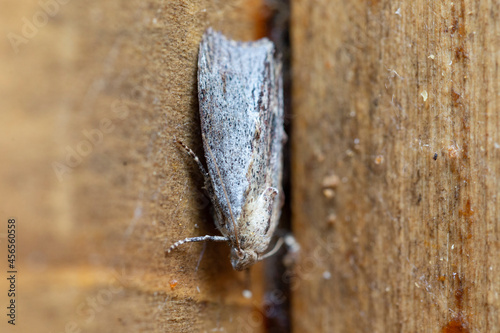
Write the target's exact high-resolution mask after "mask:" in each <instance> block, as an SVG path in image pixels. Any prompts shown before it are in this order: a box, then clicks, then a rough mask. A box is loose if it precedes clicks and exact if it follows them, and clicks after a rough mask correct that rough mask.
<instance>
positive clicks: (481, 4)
mask: <svg viewBox="0 0 500 333" xmlns="http://www.w3.org/2000/svg"><path fill="white" fill-rule="evenodd" d="M499 13H500V8H499V6H498V4H496V3H494V2H493V3H492V2H486V1H458V2H428V1H412V2H391V1H327V0H319V1H314V2H312V1H306V0H296V1H292V27H291V29H292V32H291V36H292V45H293V63H292V68H293V94H292V98H293V109H294V118H293V136H292V152H293V163H292V171H293V178H292V184H293V205H292V212H293V228H294V230H295V233H296V235H297V236H298V238H299V241H300V243H301V244H302V253H301V260H300V261H299V263H298V265H297V267H296V268H295V276H294V279H293V281H294V282H293V285H292V287H293V316H292V324H293V328H294V332H496V331H500V313H499V309H500V298H499V297H498V291H499V288H500V278H499V277H500V262H499V258H500V256H499V255H500V252H499V245H500V243H499V237H500V236H499V235H500V234H499V232H500V223H499V219H498V214H499V212H498V210H499V208H500V202H499V198H498V194H499V189H500V187H499V181H498V174H499V171H500V163H499V161H500V159H499V157H500V149H499V147H500V132H499V131H498V126H499V116H498V114H499V112H498V111H499V107H500V97H499V96H500V90H499V84H498V82H499V77H498V63H499V60H500V59H499V57H500V52H499V46H500V44H499V42H498V41H499V39H498V38H499V35H500V26H499V25H498V19H499Z"/></svg>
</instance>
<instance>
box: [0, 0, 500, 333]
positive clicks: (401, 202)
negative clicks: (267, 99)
mask: <svg viewBox="0 0 500 333" xmlns="http://www.w3.org/2000/svg"><path fill="white" fill-rule="evenodd" d="M285 5H286V3H285V2H281V1H270V0H269V1H267V2H266V3H264V1H263V0H241V1H203V0H199V1H167V2H165V1H153V0H150V1H136V0H135V1H100V2H99V1H86V2H77V1H62V0H59V1H57V0H45V1H43V0H42V1H41V2H39V1H31V0H30V1H22V2H14V1H8V2H4V3H3V6H2V12H1V13H0V18H1V19H0V28H1V30H0V32H1V34H2V35H3V36H4V38H3V42H2V43H0V50H1V52H0V57H1V59H0V60H1V61H0V70H1V75H0V94H1V96H0V105H1V111H2V112H1V121H0V126H1V133H2V140H1V142H0V156H2V161H3V163H1V167H0V179H1V181H2V185H3V186H2V190H1V192H0V198H1V200H2V205H1V206H0V207H1V208H0V209H1V219H2V222H1V223H2V224H1V225H0V230H1V231H0V237H1V238H0V247H2V250H1V251H0V253H1V254H0V256H3V257H0V260H1V261H2V262H3V263H4V264H2V265H0V267H1V269H2V273H1V274H5V275H6V273H5V271H6V260H7V256H6V250H5V249H6V243H5V236H6V226H7V218H9V217H15V218H16V219H17V221H18V245H19V247H18V256H19V259H18V260H19V261H18V264H19V267H18V269H19V273H18V276H19V280H18V291H19V294H18V298H17V302H18V312H17V314H18V317H17V325H16V327H15V328H13V327H11V326H9V325H7V323H6V322H7V320H6V316H5V315H3V316H2V317H3V318H4V319H3V320H2V321H1V322H0V331H2V332H13V331H14V330H16V331H17V332H40V331H43V332H109V331H121V332H192V331H195V332H205V331H206V332H217V331H219V332H270V331H273V329H274V326H273V325H272V324H270V315H272V313H269V310H270V309H271V310H272V309H273V306H274V305H276V306H277V305H279V303H287V302H289V301H290V300H291V302H292V303H291V312H290V318H289V320H290V324H291V329H292V331H294V332H447V333H449V332H496V331H500V313H499V309H500V296H499V291H500V262H499V258H500V242H499V237H500V236H499V235H500V234H499V233H500V223H499V219H498V217H497V216H498V209H499V208H500V203H499V198H498V193H499V189H500V187H499V182H498V179H497V175H498V174H499V172H500V163H499V162H498V161H499V157H500V156H499V154H500V137H499V135H500V134H499V131H498V130H497V128H498V126H499V125H500V121H499V116H498V108H499V106H500V104H499V103H500V97H499V96H500V87H499V80H498V69H497V67H498V62H499V58H500V56H499V55H500V52H499V47H500V45H499V40H500V39H499V37H500V26H499V25H498V24H497V22H498V21H499V20H498V19H499V15H500V6H499V4H498V3H494V2H485V1H462V2H448V3H435V2H429V1H420V0H417V1H413V2H411V3H402V2H391V1H326V0H318V1H306V0H291V1H290V11H291V17H290V19H291V25H290V36H291V57H292V63H291V72H290V73H289V74H290V75H291V80H292V86H293V88H292V93H291V100H292V113H291V115H289V117H288V120H287V121H288V122H289V123H291V125H292V128H291V130H290V131H289V134H290V142H291V156H292V163H291V175H292V177H291V193H289V197H291V199H292V201H291V202H292V205H291V212H292V229H293V230H294V232H295V235H296V236H297V238H298V241H299V243H300V244H301V246H302V251H301V253H300V257H299V259H298V262H297V264H296V265H295V267H294V268H293V271H292V272H290V271H287V272H285V273H283V274H282V275H280V276H272V277H271V278H272V279H274V280H277V279H280V280H287V281H291V284H290V293H291V295H288V294H285V295H283V294H280V293H279V292H277V293H274V294H273V289H272V288H270V287H269V285H270V284H272V282H270V277H269V275H266V271H268V270H264V265H263V264H262V263H260V264H258V265H256V266H255V267H254V268H253V269H252V270H251V274H250V276H246V275H245V274H244V273H238V272H234V271H233V270H232V268H231V266H230V263H229V260H228V258H227V256H228V253H229V250H228V247H227V246H226V245H225V244H207V245H206V247H204V246H203V245H202V244H192V245H188V246H186V247H184V248H182V249H181V250H179V251H178V252H176V253H175V254H174V255H172V256H171V257H168V258H165V257H164V254H163V251H164V249H165V248H166V247H168V246H169V245H170V244H171V243H172V242H174V241H176V240H178V239H181V238H184V237H187V236H194V235H201V234H206V233H213V234H216V233H217V231H216V230H214V228H213V226H212V223H211V219H210V217H209V216H208V213H209V209H208V201H207V199H206V197H204V195H203V192H202V191H201V185H202V179H201V176H200V175H199V174H198V173H197V169H196V167H195V165H193V163H192V161H191V160H190V159H189V158H187V157H186V156H185V155H184V154H183V153H182V151H179V150H178V149H177V148H176V147H175V146H174V145H172V143H171V139H172V137H173V136H174V135H175V136H177V137H178V138H181V139H182V140H183V141H184V142H185V143H186V144H188V145H189V146H191V147H193V148H195V150H196V152H197V153H198V154H200V155H201V154H202V150H201V141H200V133H199V118H198V114H197V112H198V111H197V107H198V103H197V92H196V59H197V52H198V43H199V41H200V38H201V35H202V33H203V31H204V30H205V28H207V27H208V26H212V27H214V28H215V29H218V30H222V31H223V32H224V33H225V34H227V35H228V36H231V37H232V38H234V39H241V40H252V39H256V38H260V37H263V36H266V35H269V34H272V33H273V31H274V30H272V29H271V28H270V26H269V20H270V19H271V17H272V16H273V15H274V14H276V13H281V14H283V12H286V10H287V7H286V6H285ZM274 22H275V24H277V25H279V24H280V23H281V24H282V23H283V21H280V20H275V21H274ZM2 276H3V275H2ZM0 281H2V282H0V304H7V303H6V302H7V298H6V290H7V287H8V286H7V284H6V280H5V279H4V278H1V279H0ZM246 289H249V290H251V291H252V297H251V298H245V297H244V296H243V292H244V290H246ZM277 291H279V290H277ZM5 306H6V305H5ZM2 308H4V309H5V307H4V306H3V305H2ZM4 311H5V310H4ZM271 312H272V311H271ZM266 315H267V316H266ZM282 327H286V325H284V326H282ZM274 331H275V332H277V331H278V330H277V329H274Z"/></svg>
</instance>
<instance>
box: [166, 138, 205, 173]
mask: <svg viewBox="0 0 500 333" xmlns="http://www.w3.org/2000/svg"><path fill="white" fill-rule="evenodd" d="M174 142H175V143H177V144H179V145H180V146H182V148H184V150H186V152H187V153H188V154H189V156H191V157H192V158H193V160H194V161H195V162H196V164H198V168H199V169H200V171H201V174H202V175H203V176H204V177H205V179H206V178H207V177H210V176H209V175H208V173H207V170H206V169H205V167H204V166H203V164H201V161H200V159H199V158H198V156H196V154H195V153H194V151H192V150H191V148H189V147H188V146H186V145H185V144H184V143H182V142H181V141H179V140H177V138H176V137H174Z"/></svg>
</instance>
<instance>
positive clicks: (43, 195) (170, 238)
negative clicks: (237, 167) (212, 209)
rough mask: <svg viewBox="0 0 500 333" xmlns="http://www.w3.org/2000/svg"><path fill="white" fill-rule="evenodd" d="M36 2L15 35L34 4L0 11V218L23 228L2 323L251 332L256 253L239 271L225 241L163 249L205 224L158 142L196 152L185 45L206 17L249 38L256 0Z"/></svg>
mask: <svg viewBox="0 0 500 333" xmlns="http://www.w3.org/2000/svg"><path fill="white" fill-rule="evenodd" d="M45 2H47V3H55V5H54V6H56V7H54V8H52V10H53V12H52V14H53V15H51V16H50V17H49V18H48V20H47V22H45V23H43V22H42V21H40V22H38V21H37V22H38V23H37V24H39V25H40V26H39V27H38V28H37V29H36V31H33V34H32V35H30V36H27V35H26V36H25V35H23V33H25V32H26V31H28V30H23V22H25V21H23V18H26V20H28V21H32V20H33V17H34V16H36V15H42V16H43V15H45V17H48V15H47V14H43V13H44V9H43V8H42V7H41V5H40V4H39V3H38V1H32V2H31V3H28V2H23V3H15V4H14V3H13V4H11V5H10V6H9V7H8V8H5V9H4V11H3V12H2V14H0V15H1V16H2V20H0V22H2V23H0V26H1V27H2V31H5V34H4V35H6V34H7V32H15V33H16V34H18V35H20V36H21V37H23V38H25V39H26V40H27V41H26V43H22V44H19V45H18V46H19V49H18V50H15V48H14V47H13V46H12V45H10V44H6V43H4V44H2V46H1V47H2V51H3V52H2V59H3V60H2V62H1V64H0V68H1V70H2V73H3V75H2V77H1V78H0V85H1V87H2V89H1V90H2V93H3V94H2V96H3V97H2V103H3V104H2V105H3V107H2V110H3V111H5V114H4V116H5V121H6V122H5V123H4V125H5V124H12V125H9V126H8V127H9V128H6V129H5V131H3V134H4V135H5V137H4V140H3V141H4V143H7V144H6V145H3V146H2V147H1V148H0V149H1V150H0V152H1V153H2V156H3V158H4V159H5V160H4V161H9V163H2V167H1V168H0V178H1V180H2V184H4V186H3V190H2V194H1V198H2V200H3V202H4V204H6V205H5V206H4V208H5V209H4V210H3V214H2V221H6V218H7V217H10V216H14V217H16V218H18V221H19V228H20V229H19V239H20V240H22V247H21V248H22V253H21V254H20V256H19V261H20V267H22V268H21V269H20V273H19V274H20V281H23V282H22V284H20V285H19V288H20V290H19V292H20V293H19V295H20V296H19V299H18V301H19V309H22V310H19V318H18V319H19V322H18V325H17V326H16V328H17V329H18V330H21V331H26V332H36V331H40V327H43V329H44V330H45V331H47V332H48V331H51V332H80V331H86V332H92V331H95V332H113V331H120V332H142V331H148V332H192V331H216V330H218V331H227V332H235V331H241V332H262V331H263V329H264V323H263V320H264V319H263V316H262V297H263V287H262V280H263V277H262V274H261V273H262V266H261V265H258V266H257V267H256V268H255V269H254V270H252V275H251V279H250V280H249V281H248V280H247V277H246V276H245V275H244V274H243V273H236V272H234V271H233V270H232V267H231V265H230V263H229V258H228V255H229V249H228V247H227V245H225V244H207V246H206V251H204V250H203V245H201V244H193V245H188V246H185V247H183V248H182V249H179V250H178V251H176V252H175V253H173V255H172V256H170V257H168V258H165V256H164V250H165V249H166V248H167V247H168V246H169V245H171V244H172V243H173V242H175V241H176V240H179V239H182V238H185V237H189V236H195V235H202V234H205V233H217V231H215V230H214V227H213V226H212V220H211V218H210V217H209V210H208V200H207V198H206V197H205V196H204V195H203V192H202V190H201V187H202V185H203V183H202V179H201V176H200V175H199V174H198V170H197V169H196V167H195V165H194V163H193V162H192V160H190V159H189V157H187V156H186V155H185V154H184V152H183V151H181V150H179V149H178V148H177V147H176V146H175V145H174V144H173V143H172V139H173V137H174V136H177V138H179V139H181V140H183V141H184V142H185V143H186V144H188V145H189V146H190V147H192V148H193V149H194V150H195V151H196V152H197V153H198V154H200V155H202V150H201V139H200V137H201V136H200V131H199V117H198V109H197V108H198V102H197V88H196V70H197V55H198V43H199V41H200V39H201V36H202V34H203V32H204V30H205V29H206V28H207V27H209V26H213V27H214V28H215V29H218V30H222V31H223V32H224V33H226V34H227V35H228V36H231V37H233V38H235V39H244V40H252V39H256V38H260V37H262V36H263V35H264V34H266V33H267V31H266V26H265V22H266V19H267V16H266V15H267V14H266V13H267V12H266V11H265V10H264V9H263V4H262V1H260V0H245V1H201V0H200V1H166V2H165V1H146V2H144V1H128V2H123V1H105V2H102V1H87V2H85V4H82V3H79V2H68V1H65V2H64V3H63V1H57V2H56V1H52V2H51V1H42V2H41V3H45ZM38 13H42V14H38ZM38 19H40V18H38ZM23 31H24V32H23ZM28 37H29V38H28ZM16 51H17V52H16ZM4 109H5V110H4ZM53 162H57V163H59V167H60V168H61V167H62V169H58V170H59V171H57V170H54V169H53V164H52V163H53ZM66 171H67V172H66ZM7 208H8V209H7ZM2 223H3V222H2ZM5 223H6V222H5ZM2 228H3V227H2ZM2 230H3V229H2ZM2 233H3V231H2ZM20 251H21V250H20ZM203 252H204V254H203ZM2 253H4V252H3V251H2ZM202 254H203V257H202V258H201V256H202ZM5 258H6V257H2V260H4V259H5ZM5 260H6V259H5ZM200 260H201V261H200ZM199 261H200V262H199ZM2 280H3V281H5V279H2ZM245 289H251V290H252V292H253V298H250V299H247V298H245V297H243V295H242V292H243V290H245ZM1 290H2V292H1V293H0V294H1V295H2V302H1V303H2V304H6V303H5V302H4V297H5V294H6V292H5V291H6V290H7V289H6V286H5V285H4V283H2V286H1ZM4 325H7V324H6V320H2V323H1V324H0V331H5V330H4V328H7V329H10V328H11V327H10V326H4ZM9 331H10V330H9Z"/></svg>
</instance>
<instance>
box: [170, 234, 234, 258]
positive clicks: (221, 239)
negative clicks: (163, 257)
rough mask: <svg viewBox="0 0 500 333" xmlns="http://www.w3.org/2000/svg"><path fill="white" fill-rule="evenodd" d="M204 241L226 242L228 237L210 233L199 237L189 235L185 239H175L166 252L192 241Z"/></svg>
mask: <svg viewBox="0 0 500 333" xmlns="http://www.w3.org/2000/svg"><path fill="white" fill-rule="evenodd" d="M206 241H212V242H227V241H228V239H227V238H226V237H222V236H210V235H206V236H201V237H190V238H186V239H183V240H180V241H177V242H175V243H174V244H172V246H171V247H170V248H169V249H168V250H167V253H166V254H169V253H170V252H172V250H173V249H175V248H176V247H179V246H181V245H182V244H186V243H193V242H206Z"/></svg>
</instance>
